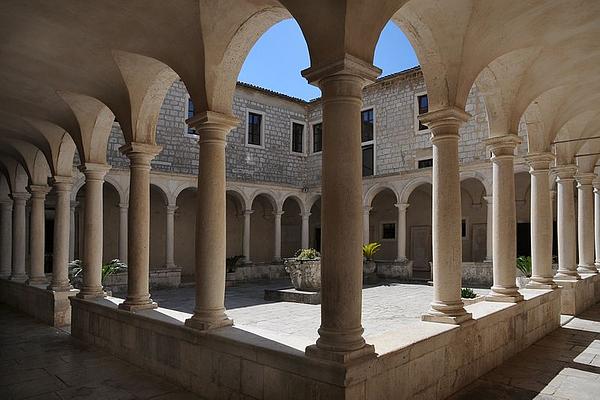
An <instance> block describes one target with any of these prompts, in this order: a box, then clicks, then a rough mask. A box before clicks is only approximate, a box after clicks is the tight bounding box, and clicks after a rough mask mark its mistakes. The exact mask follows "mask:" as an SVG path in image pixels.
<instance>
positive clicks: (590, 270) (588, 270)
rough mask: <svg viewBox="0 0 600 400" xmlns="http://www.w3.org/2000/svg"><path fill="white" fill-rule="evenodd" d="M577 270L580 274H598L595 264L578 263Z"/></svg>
mask: <svg viewBox="0 0 600 400" xmlns="http://www.w3.org/2000/svg"><path fill="white" fill-rule="evenodd" d="M577 272H578V273H580V274H597V273H598V269H597V268H596V266H595V265H578V266H577Z"/></svg>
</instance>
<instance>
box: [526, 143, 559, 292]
mask: <svg viewBox="0 0 600 400" xmlns="http://www.w3.org/2000/svg"><path fill="white" fill-rule="evenodd" d="M553 160H554V155H553V154H551V153H538V154H530V155H528V156H527V157H526V161H527V163H528V164H529V173H530V174H531V267H532V268H531V269H532V273H531V281H530V283H529V284H528V285H527V288H530V289H556V288H557V285H556V283H554V280H553V279H552V277H553V273H552V199H551V196H550V182H549V172H550V163H551V162H552V161H553Z"/></svg>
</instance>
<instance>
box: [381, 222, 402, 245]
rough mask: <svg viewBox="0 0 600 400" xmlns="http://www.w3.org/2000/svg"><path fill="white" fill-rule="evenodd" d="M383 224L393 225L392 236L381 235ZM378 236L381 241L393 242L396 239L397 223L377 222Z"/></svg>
mask: <svg viewBox="0 0 600 400" xmlns="http://www.w3.org/2000/svg"><path fill="white" fill-rule="evenodd" d="M384 225H394V238H393V239H390V238H384V237H383V226H384ZM379 237H380V239H379V240H381V241H382V242H395V241H396V240H398V223H397V222H396V221H381V222H380V223H379Z"/></svg>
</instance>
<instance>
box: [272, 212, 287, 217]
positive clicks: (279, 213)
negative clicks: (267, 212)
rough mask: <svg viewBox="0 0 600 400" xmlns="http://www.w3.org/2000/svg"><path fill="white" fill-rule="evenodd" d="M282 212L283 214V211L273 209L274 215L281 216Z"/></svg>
mask: <svg viewBox="0 0 600 400" xmlns="http://www.w3.org/2000/svg"><path fill="white" fill-rule="evenodd" d="M283 214H285V211H273V215H274V216H276V217H281V216H282V215H283Z"/></svg>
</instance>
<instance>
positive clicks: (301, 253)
mask: <svg viewBox="0 0 600 400" xmlns="http://www.w3.org/2000/svg"><path fill="white" fill-rule="evenodd" d="M320 257H321V254H320V253H319V252H318V251H317V250H315V249H300V250H298V251H297V252H296V259H298V260H301V261H306V260H316V259H318V258H320Z"/></svg>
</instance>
